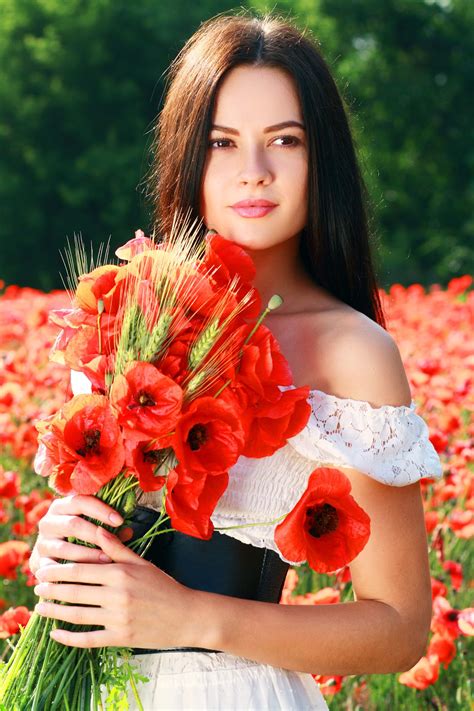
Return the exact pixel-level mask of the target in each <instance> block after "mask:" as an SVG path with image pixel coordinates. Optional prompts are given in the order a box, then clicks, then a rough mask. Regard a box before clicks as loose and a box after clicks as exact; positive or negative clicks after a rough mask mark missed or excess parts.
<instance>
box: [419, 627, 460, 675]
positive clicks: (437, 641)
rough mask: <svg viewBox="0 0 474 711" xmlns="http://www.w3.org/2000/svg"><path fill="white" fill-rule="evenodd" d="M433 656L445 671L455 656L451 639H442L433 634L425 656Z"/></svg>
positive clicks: (442, 637)
mask: <svg viewBox="0 0 474 711" xmlns="http://www.w3.org/2000/svg"><path fill="white" fill-rule="evenodd" d="M434 654H435V655H436V656H437V657H438V660H439V662H440V664H442V665H443V666H444V668H445V669H447V668H448V666H449V664H450V663H451V662H452V661H453V659H454V657H455V656H456V645H455V644H454V642H453V640H452V639H451V637H444V636H443V635H441V634H438V633H436V634H434V635H433V636H432V638H431V641H430V643H429V646H428V651H427V653H426V655H427V656H428V657H430V656H432V655H434Z"/></svg>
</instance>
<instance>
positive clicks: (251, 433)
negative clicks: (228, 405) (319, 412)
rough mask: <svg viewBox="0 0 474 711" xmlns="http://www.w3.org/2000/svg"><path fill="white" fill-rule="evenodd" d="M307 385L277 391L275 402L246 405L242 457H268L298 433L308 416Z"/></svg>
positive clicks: (309, 411)
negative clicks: (244, 439)
mask: <svg viewBox="0 0 474 711" xmlns="http://www.w3.org/2000/svg"><path fill="white" fill-rule="evenodd" d="M308 396H309V388H307V387H302V388H294V389H292V390H285V392H279V394H278V400H277V401H276V402H270V403H263V404H260V403H259V404H256V405H254V406H253V407H252V406H249V407H248V408H247V410H246V412H245V418H244V422H245V425H246V443H245V447H244V450H243V452H242V454H243V455H244V456H245V457H269V456H271V455H272V454H273V453H274V452H276V450H277V449H279V448H280V447H282V446H283V445H284V444H285V443H286V441H287V440H288V439H289V438H290V437H294V435H296V434H297V433H298V432H300V431H301V430H302V429H303V427H304V426H305V425H306V423H307V422H308V418H309V416H310V415H311V405H310V404H309V402H308Z"/></svg>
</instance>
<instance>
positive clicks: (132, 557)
mask: <svg viewBox="0 0 474 711" xmlns="http://www.w3.org/2000/svg"><path fill="white" fill-rule="evenodd" d="M99 545H100V547H101V548H102V550H103V551H104V553H105V554H106V555H108V556H109V557H110V558H112V560H113V561H115V562H116V563H137V564H140V565H147V563H146V561H145V560H144V559H143V558H140V556H139V555H137V553H135V552H134V551H132V550H131V549H130V548H127V546H124V544H123V543H122V542H121V541H119V539H118V538H117V536H114V534H113V533H109V531H106V530H105V528H100V529H99Z"/></svg>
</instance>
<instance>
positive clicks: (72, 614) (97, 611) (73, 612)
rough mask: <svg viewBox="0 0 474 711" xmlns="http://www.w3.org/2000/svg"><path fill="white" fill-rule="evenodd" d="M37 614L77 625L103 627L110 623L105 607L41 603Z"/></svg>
mask: <svg viewBox="0 0 474 711" xmlns="http://www.w3.org/2000/svg"><path fill="white" fill-rule="evenodd" d="M35 612H37V613H38V615H41V616H42V617H52V618H54V619H55V620H61V621H62V622H72V623H73V624H75V625H102V626H103V627H105V626H106V624H107V623H108V622H109V618H110V613H108V612H107V611H106V610H104V608H103V607H81V606H77V607H76V606H74V605H57V604H56V603H54V602H39V603H38V604H37V605H36V606H35Z"/></svg>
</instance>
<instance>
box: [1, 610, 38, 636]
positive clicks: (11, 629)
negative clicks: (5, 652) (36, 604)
mask: <svg viewBox="0 0 474 711" xmlns="http://www.w3.org/2000/svg"><path fill="white" fill-rule="evenodd" d="M32 614H33V613H32V612H30V611H29V610H28V608H27V607H24V605H20V607H10V608H9V609H8V610H5V612H4V613H3V614H2V615H0V639H7V637H11V636H12V635H14V634H18V632H19V631H20V625H21V626H22V627H26V625H27V623H28V620H29V619H30V617H31V615H32Z"/></svg>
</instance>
